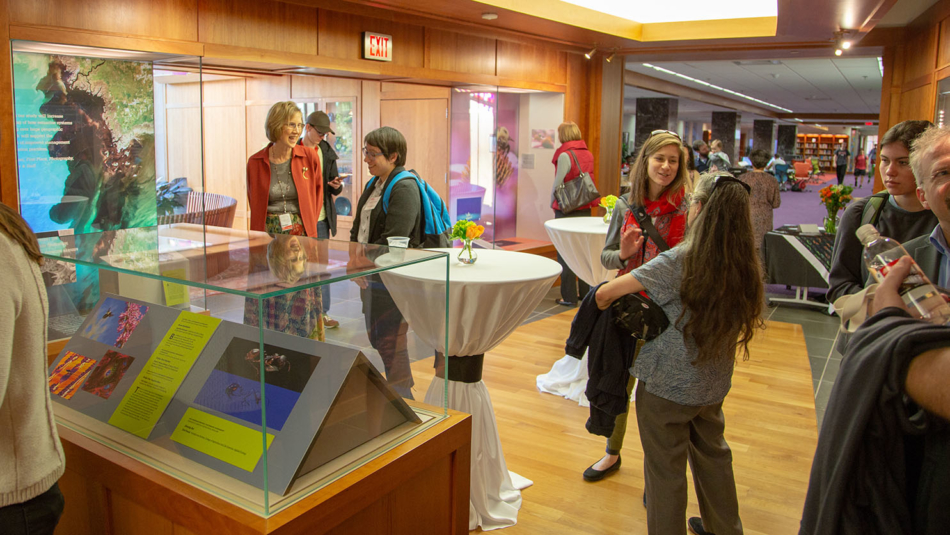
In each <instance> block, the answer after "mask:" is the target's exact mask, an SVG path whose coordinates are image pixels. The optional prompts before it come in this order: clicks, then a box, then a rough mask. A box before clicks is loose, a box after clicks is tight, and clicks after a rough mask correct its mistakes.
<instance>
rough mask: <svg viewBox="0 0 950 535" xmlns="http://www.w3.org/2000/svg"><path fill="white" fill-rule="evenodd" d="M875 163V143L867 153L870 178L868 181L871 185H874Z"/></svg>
mask: <svg viewBox="0 0 950 535" xmlns="http://www.w3.org/2000/svg"><path fill="white" fill-rule="evenodd" d="M876 163H877V143H875V144H874V147H872V148H871V150H870V151H868V164H869V165H870V166H871V167H870V172H869V173H868V176H869V177H870V178H869V180H870V181H871V183H872V184H873V183H874V164H876Z"/></svg>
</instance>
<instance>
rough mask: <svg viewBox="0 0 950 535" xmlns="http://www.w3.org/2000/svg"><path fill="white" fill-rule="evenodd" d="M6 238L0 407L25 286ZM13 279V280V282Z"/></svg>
mask: <svg viewBox="0 0 950 535" xmlns="http://www.w3.org/2000/svg"><path fill="white" fill-rule="evenodd" d="M7 243H9V241H8V240H7V239H6V236H4V237H3V239H2V240H0V246H3V247H2V249H3V250H4V252H3V254H0V272H2V273H4V277H5V278H6V283H5V284H0V407H2V406H3V404H4V401H5V400H6V394H7V388H8V386H9V384H10V381H11V377H10V371H11V370H12V369H13V340H14V336H13V334H14V333H13V330H14V327H15V325H16V320H17V316H18V315H19V312H20V306H21V302H22V299H23V288H24V284H23V281H22V277H21V276H20V275H21V273H20V269H19V268H18V267H17V265H16V262H15V261H14V258H13V254H14V251H11V250H10V249H11V248H10V247H8V246H5V244H7ZM11 279H12V280H11Z"/></svg>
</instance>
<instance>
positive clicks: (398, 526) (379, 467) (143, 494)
mask: <svg viewBox="0 0 950 535" xmlns="http://www.w3.org/2000/svg"><path fill="white" fill-rule="evenodd" d="M59 433H60V438H61V439H62V442H63V450H64V452H65V454H66V473H65V474H64V475H63V477H62V478H61V479H60V481H59V485H60V488H61V489H62V491H63V494H64V495H65V496H66V510H65V512H64V514H63V517H62V519H61V521H60V523H59V526H58V527H57V529H56V533H57V535H87V534H96V535H99V534H106V535H126V534H135V535H153V534H155V535H158V534H162V535H197V534H204V533H228V534H233V535H245V534H247V535H251V534H261V535H262V534H275V535H291V534H302V533H306V534H308V535H316V534H324V533H326V534H344V533H346V534H349V533H372V534H393V535H396V534H415V533H454V534H464V533H467V532H468V515H469V481H470V473H469V470H470V455H471V453H470V452H471V436H472V419H471V416H469V415H467V414H462V413H459V412H455V411H449V416H448V418H446V419H444V420H442V421H441V422H438V423H436V424H435V425H433V426H432V427H431V428H429V429H427V430H425V431H423V432H422V433H420V434H419V435H416V436H415V437H413V438H411V439H409V440H407V441H406V442H404V443H402V444H400V445H398V446H396V447H394V448H393V449H392V450H390V451H389V452H387V453H384V454H383V455H380V456H379V457H377V458H376V459H373V460H372V461H370V462H368V463H367V464H365V465H363V466H362V467H360V468H358V469H356V470H354V471H353V472H351V473H349V474H347V475H345V476H343V477H341V478H340V479H338V480H336V481H334V482H332V483H330V484H328V485H327V486H325V487H324V488H322V489H320V490H318V491H316V492H314V493H313V494H310V495H309V496H307V497H305V498H303V499H301V500H300V501H299V502H297V503H295V504H293V505H291V506H288V507H287V508H285V509H283V510H281V511H279V512H278V513H276V514H273V515H271V516H270V517H267V518H264V517H261V516H259V515H256V514H254V513H252V512H249V511H247V510H245V509H243V508H241V507H238V506H236V505H233V504H231V503H229V502H227V501H225V500H223V499H221V498H218V497H217V496H215V495H213V494H211V493H208V492H206V491H204V490H202V489H199V488H197V487H194V486H192V485H189V484H187V483H184V482H182V481H180V480H178V479H176V478H174V477H172V476H170V475H168V474H166V473H164V472H162V471H160V470H157V469H155V468H152V467H151V466H148V465H146V464H144V463H142V462H140V461H138V460H136V459H133V458H131V457H128V456H126V455H123V454H121V453H118V452H116V451H114V450H112V449H110V448H108V447H106V446H104V445H102V444H100V443H98V442H96V441H94V440H92V439H90V438H87V437H86V436H84V435H82V434H80V433H77V432H75V431H72V430H70V429H67V428H65V427H63V426H62V425H60V426H59Z"/></svg>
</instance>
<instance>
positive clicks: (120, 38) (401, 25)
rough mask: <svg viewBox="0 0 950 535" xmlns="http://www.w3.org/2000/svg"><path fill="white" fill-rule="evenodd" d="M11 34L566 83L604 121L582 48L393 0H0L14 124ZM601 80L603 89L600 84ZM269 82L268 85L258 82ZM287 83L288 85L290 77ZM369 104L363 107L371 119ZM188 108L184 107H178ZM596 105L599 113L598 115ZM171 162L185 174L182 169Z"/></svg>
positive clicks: (6, 196)
mask: <svg viewBox="0 0 950 535" xmlns="http://www.w3.org/2000/svg"><path fill="white" fill-rule="evenodd" d="M362 11H365V13H366V14H364V13H363V12H362ZM367 14H369V15H367ZM63 30H68V31H63ZM363 31H374V32H379V33H386V34H390V35H392V36H393V38H394V43H395V45H394V48H393V61H392V63H378V62H371V61H366V60H362V59H359V55H360V46H361V32H363ZM8 39H24V40H34V41H45V42H55V43H63V44H72V45H80V46H98V47H109V48H118V49H127V50H142V51H151V52H170V53H181V54H191V55H202V56H205V57H206V58H209V59H214V58H218V59H220V60H222V61H227V62H229V63H230V64H235V65H240V64H241V63H242V62H251V63H253V62H262V61H264V62H267V63H270V64H273V63H280V64H286V65H288V66H289V67H298V66H304V67H311V68H316V69H323V70H324V71H327V72H329V71H332V72H334V73H339V74H343V75H344V76H353V78H364V79H365V78H367V77H369V78H375V79H377V80H378V79H380V78H385V79H390V80H399V79H403V80H411V81H413V82H417V83H427V81H428V82H432V83H435V84H437V85H442V86H445V85H451V84H484V85H489V86H491V85H497V86H507V87H520V88H526V89H542V90H546V91H557V92H564V93H565V99H564V116H565V119H566V120H573V121H575V122H577V123H578V125H579V126H580V127H581V129H582V131H584V132H585V133H587V132H590V133H592V134H593V133H594V131H598V130H600V129H601V128H602V124H601V123H602V122H601V121H600V119H601V115H602V114H601V101H600V99H601V94H602V92H601V91H600V87H601V85H600V81H599V80H598V81H597V82H596V83H595V82H594V81H592V78H591V76H590V75H591V67H590V62H588V61H587V60H585V59H584V57H583V56H582V54H581V52H582V51H580V50H573V49H570V48H565V47H564V46H562V45H552V44H551V43H549V42H543V41H537V40H533V39H531V38H527V37H524V38H521V37H514V38H512V36H510V35H506V34H503V33H496V32H493V31H492V30H489V29H484V30H482V29H478V30H474V29H472V28H470V27H462V26H458V25H453V24H452V23H451V22H445V21H441V20H436V19H426V18H422V17H420V18H419V20H418V23H414V22H412V21H409V22H407V21H406V19H405V18H400V17H393V16H391V14H388V13H387V12H386V11H385V10H369V9H366V10H356V9H354V8H353V6H347V5H342V4H341V5H340V6H334V7H331V8H323V7H312V6H303V5H298V4H291V3H284V2H278V1H274V0H263V1H261V0H97V1H95V2H82V1H81V0H30V1H15V0H0V41H3V42H4V45H3V46H4V47H5V48H6V49H7V53H2V54H0V56H2V58H4V59H0V129H2V131H3V132H12V131H13V95H12V80H11V77H12V73H11V68H10V63H9V60H8V59H6V58H9V45H8V44H7V43H8ZM0 52H2V50H0ZM345 73H351V74H345ZM278 79H280V78H278ZM282 80H287V78H286V77H285V78H283V79H282ZM351 83H352V80H351ZM376 83H378V82H376ZM594 85H596V86H597V87H598V90H596V91H593V90H592V87H593V86H594ZM274 89H275V88H270V90H274ZM286 89H287V90H289V88H286ZM258 90H262V91H265V92H264V93H260V94H256V93H255V91H258ZM276 92H277V93H280V94H282V95H286V94H287V92H286V91H284V88H279V90H277V91H276ZM295 93H296V92H295ZM245 98H246V100H248V101H270V102H273V100H274V99H273V98H272V93H270V92H267V88H265V87H263V86H259V84H258V85H255V84H253V83H250V82H249V83H248V84H247V86H246V96H245ZM281 98H287V97H286V96H282V97H281ZM363 105H364V106H366V105H369V102H368V101H364V103H363ZM206 109H207V107H206ZM367 111H368V110H367V109H365V108H364V110H363V114H362V116H363V117H364V120H366V112H367ZM185 113H186V112H185V111H183V109H182V110H181V111H179V112H178V114H179V115H184V114H185ZM207 113H208V112H207V111H206V115H207ZM210 113H211V114H212V115H214V114H221V113H224V110H223V109H222V110H215V111H212V112H210ZM595 115H596V119H597V121H596V122H595V123H591V122H590V121H591V120H592V119H593V118H594V116H595ZM166 118H167V117H166ZM181 119H182V120H184V118H181ZM620 120H621V117H620V115H619V114H618V115H617V116H616V118H615V119H612V121H615V122H616V126H617V130H618V131H619V123H620ZM251 122H252V118H251V117H250V116H247V117H246V118H245V128H246V129H247V131H251V130H252V129H253V125H252V124H251ZM239 126H240V125H238V124H236V123H235V127H236V128H237V127H239ZM168 127H169V128H170V129H171V128H174V127H175V125H173V124H169V125H168ZM611 128H612V127H611ZM238 131H240V129H238ZM13 137H14V136H12V135H8V136H2V137H0V201H2V202H5V203H7V204H10V205H16V204H17V185H16V160H15V144H14V139H13ZM220 139H222V140H223V138H220ZM589 139H590V142H589V145H590V148H591V150H592V151H594V152H595V153H598V152H599V149H600V147H599V146H598V144H597V139H598V136H593V135H592V136H589ZM222 142H224V141H222ZM248 142H250V140H248ZM246 150H249V149H246V148H245V152H246ZM608 150H611V151H612V150H613V147H612V146H611V147H610V148H609V149H608ZM167 171H168V173H169V175H172V174H174V173H173V172H172V171H173V170H172V169H168V170H167ZM231 171H233V170H227V171H225V172H231Z"/></svg>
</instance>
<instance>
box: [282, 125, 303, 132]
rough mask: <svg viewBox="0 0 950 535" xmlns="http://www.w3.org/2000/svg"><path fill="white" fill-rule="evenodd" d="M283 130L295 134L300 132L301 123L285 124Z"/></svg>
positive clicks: (301, 128)
mask: <svg viewBox="0 0 950 535" xmlns="http://www.w3.org/2000/svg"><path fill="white" fill-rule="evenodd" d="M284 128H286V129H287V130H292V131H295V132H302V131H303V123H287V124H285V125H284Z"/></svg>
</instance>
